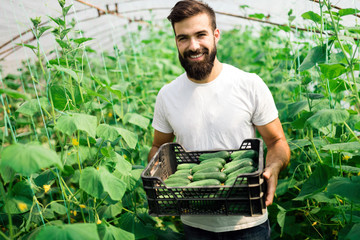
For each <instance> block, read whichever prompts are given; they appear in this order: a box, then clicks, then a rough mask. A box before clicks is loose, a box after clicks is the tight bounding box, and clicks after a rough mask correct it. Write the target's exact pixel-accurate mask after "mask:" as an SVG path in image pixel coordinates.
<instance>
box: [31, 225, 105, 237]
mask: <svg viewBox="0 0 360 240" xmlns="http://www.w3.org/2000/svg"><path fill="white" fill-rule="evenodd" d="M49 239H51V240H63V239H66V240H79V239H87V240H100V238H99V235H98V232H97V227H96V224H95V223H75V224H67V225H58V226H44V227H42V228H41V230H40V232H39V234H38V235H37V237H36V240H49Z"/></svg>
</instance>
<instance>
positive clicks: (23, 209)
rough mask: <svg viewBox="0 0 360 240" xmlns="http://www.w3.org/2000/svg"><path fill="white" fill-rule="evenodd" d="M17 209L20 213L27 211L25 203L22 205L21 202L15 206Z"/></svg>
mask: <svg viewBox="0 0 360 240" xmlns="http://www.w3.org/2000/svg"><path fill="white" fill-rule="evenodd" d="M17 207H18V209H19V210H20V211H22V212H23V211H26V210H27V209H28V206H27V205H26V203H23V202H19V203H18V204H17Z"/></svg>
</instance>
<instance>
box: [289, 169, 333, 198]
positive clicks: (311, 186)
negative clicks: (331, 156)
mask: <svg viewBox="0 0 360 240" xmlns="http://www.w3.org/2000/svg"><path fill="white" fill-rule="evenodd" d="M336 174H337V170H336V169H335V168H332V167H329V166H327V165H323V164H319V165H318V166H317V167H316V169H315V171H314V172H313V174H311V176H310V177H309V178H308V179H307V180H306V182H305V183H304V184H303V186H302V188H301V192H300V194H299V195H298V196H297V197H296V198H295V199H294V200H304V199H306V198H308V197H309V196H311V195H314V194H315V193H318V192H320V191H322V190H324V189H325V187H326V186H327V184H328V181H329V179H330V178H331V177H333V176H335V175H336Z"/></svg>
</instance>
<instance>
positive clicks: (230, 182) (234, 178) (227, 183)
mask: <svg viewBox="0 0 360 240" xmlns="http://www.w3.org/2000/svg"><path fill="white" fill-rule="evenodd" d="M236 177H237V176H235V177H231V178H228V179H226V181H225V183H224V185H233V184H234V183H235V180H236Z"/></svg>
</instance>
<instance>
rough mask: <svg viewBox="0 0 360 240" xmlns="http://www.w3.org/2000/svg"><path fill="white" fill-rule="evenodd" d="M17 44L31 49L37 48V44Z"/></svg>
mask: <svg viewBox="0 0 360 240" xmlns="http://www.w3.org/2000/svg"><path fill="white" fill-rule="evenodd" d="M16 45H18V46H21V47H27V48H30V49H31V50H35V49H37V48H36V47H35V46H33V45H30V44H25V43H17V44H16Z"/></svg>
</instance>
